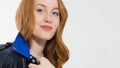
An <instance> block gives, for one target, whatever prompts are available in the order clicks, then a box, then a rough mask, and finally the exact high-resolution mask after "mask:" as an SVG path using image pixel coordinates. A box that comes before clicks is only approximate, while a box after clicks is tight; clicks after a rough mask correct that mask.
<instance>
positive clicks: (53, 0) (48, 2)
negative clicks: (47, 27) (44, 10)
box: [34, 0, 58, 8]
mask: <svg viewBox="0 0 120 68" xmlns="http://www.w3.org/2000/svg"><path fill="white" fill-rule="evenodd" d="M34 5H35V6H37V5H44V6H46V7H48V8H58V0H35V4H34Z"/></svg>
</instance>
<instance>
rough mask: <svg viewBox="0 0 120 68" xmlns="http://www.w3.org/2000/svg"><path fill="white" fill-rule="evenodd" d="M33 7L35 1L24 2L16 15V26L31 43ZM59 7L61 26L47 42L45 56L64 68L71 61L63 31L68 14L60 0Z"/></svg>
mask: <svg viewBox="0 0 120 68" xmlns="http://www.w3.org/2000/svg"><path fill="white" fill-rule="evenodd" d="M33 5H34V0H29V1H28V0H22V2H21V3H20V6H19V8H18V10H17V13H16V25H17V28H18V31H19V32H20V33H21V34H22V35H23V37H24V39H25V40H26V41H28V42H30V39H31V37H32V34H33V30H34V29H33V28H34V13H33ZM58 5H59V12H60V25H59V26H58V29H57V31H56V33H55V36H54V37H53V38H52V39H51V40H49V41H47V44H46V47H45V49H44V55H45V57H47V58H48V59H49V61H50V62H51V63H52V64H53V65H54V66H55V67H56V68H62V65H63V64H64V63H65V62H66V61H67V60H68V59H69V50H68V48H67V47H66V45H65V44H64V42H63V39H62V34H63V29H64V26H65V23H66V20H67V17H68V14H67V10H66V8H65V6H64V4H63V2H62V0H58Z"/></svg>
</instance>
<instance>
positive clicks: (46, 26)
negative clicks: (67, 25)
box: [40, 25, 53, 31]
mask: <svg viewBox="0 0 120 68" xmlns="http://www.w3.org/2000/svg"><path fill="white" fill-rule="evenodd" d="M40 27H41V28H42V29H44V30H46V31H51V30H52V29H53V28H52V27H51V26H48V25H42V26H40Z"/></svg>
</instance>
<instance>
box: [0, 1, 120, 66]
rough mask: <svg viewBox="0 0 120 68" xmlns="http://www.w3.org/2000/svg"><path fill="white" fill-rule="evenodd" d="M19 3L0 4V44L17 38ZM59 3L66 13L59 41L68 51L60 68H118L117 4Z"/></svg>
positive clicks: (119, 24)
mask: <svg viewBox="0 0 120 68" xmlns="http://www.w3.org/2000/svg"><path fill="white" fill-rule="evenodd" d="M20 1H21V0H1V1H0V43H6V42H8V41H14V39H15V37H16V35H17V32H18V31H17V29H16V26H15V13H16V9H17V7H18V5H19V3H20ZM63 1H64V3H65V5H66V7H67V9H68V13H69V18H68V20H67V24H66V27H65V30H64V34H63V39H64V41H65V43H66V44H67V47H68V48H69V50H70V59H69V61H68V62H67V63H66V64H65V65H64V68H120V0H63Z"/></svg>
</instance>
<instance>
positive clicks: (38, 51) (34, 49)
mask: <svg viewBox="0 0 120 68" xmlns="http://www.w3.org/2000/svg"><path fill="white" fill-rule="evenodd" d="M45 44H46V41H44V40H40V39H36V38H35V37H33V38H32V39H31V41H30V54H31V55H33V56H34V57H36V58H39V57H42V56H43V50H44V47H45Z"/></svg>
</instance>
